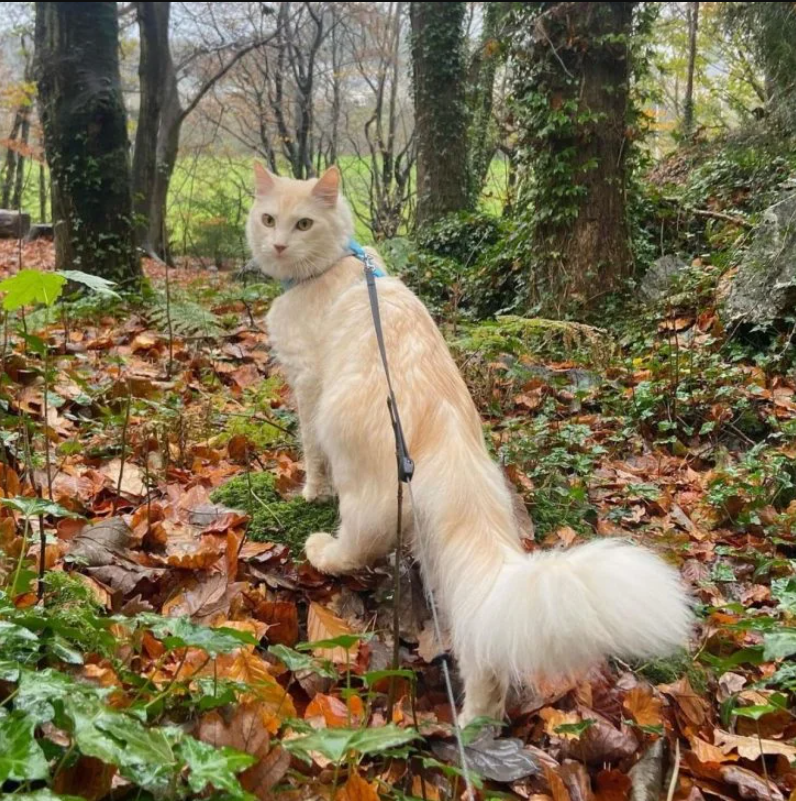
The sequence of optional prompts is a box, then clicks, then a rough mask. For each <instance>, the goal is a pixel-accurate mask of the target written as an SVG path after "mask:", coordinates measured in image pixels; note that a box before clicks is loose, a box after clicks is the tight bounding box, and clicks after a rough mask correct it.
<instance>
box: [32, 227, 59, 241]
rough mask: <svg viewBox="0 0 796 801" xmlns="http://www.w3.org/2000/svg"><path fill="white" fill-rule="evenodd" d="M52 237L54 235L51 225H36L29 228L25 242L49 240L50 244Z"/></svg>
mask: <svg viewBox="0 0 796 801" xmlns="http://www.w3.org/2000/svg"><path fill="white" fill-rule="evenodd" d="M54 236H55V233H54V230H53V225H52V223H36V224H35V225H31V226H30V230H29V231H28V234H27V236H26V237H25V241H26V242H34V241H35V240H37V239H49V240H50V241H51V242H52V240H53V239H54Z"/></svg>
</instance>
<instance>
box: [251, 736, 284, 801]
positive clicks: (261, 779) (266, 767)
mask: <svg viewBox="0 0 796 801" xmlns="http://www.w3.org/2000/svg"><path fill="white" fill-rule="evenodd" d="M289 767H290V754H289V753H288V752H287V751H285V749H284V748H274V749H272V750H271V751H270V752H269V753H268V754H267V755H266V756H264V757H263V758H262V759H260V761H259V762H257V763H255V764H254V765H252V766H251V767H250V768H247V769H246V770H245V771H243V773H241V774H240V783H241V784H242V785H243V789H244V790H247V791H248V792H250V793H254V795H256V796H257V798H259V799H260V801H269V799H270V798H271V795H270V793H271V790H272V789H273V788H274V787H275V786H276V785H277V784H279V782H281V781H282V778H283V777H284V775H285V774H286V773H287V771H288V768H289Z"/></svg>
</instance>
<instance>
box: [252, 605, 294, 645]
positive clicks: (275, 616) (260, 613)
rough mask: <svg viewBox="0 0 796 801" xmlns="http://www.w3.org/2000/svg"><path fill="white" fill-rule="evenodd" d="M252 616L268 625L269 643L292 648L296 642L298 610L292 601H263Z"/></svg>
mask: <svg viewBox="0 0 796 801" xmlns="http://www.w3.org/2000/svg"><path fill="white" fill-rule="evenodd" d="M254 615H255V617H256V618H257V619H258V620H262V621H263V623H267V624H268V633H267V636H268V642H269V643H272V644H279V645H287V646H289V647H292V646H294V645H295V644H296V643H297V642H298V638H299V622H298V609H297V607H296V604H295V603H293V602H292V601H263V602H262V603H261V604H259V605H258V606H257V609H255V611H254Z"/></svg>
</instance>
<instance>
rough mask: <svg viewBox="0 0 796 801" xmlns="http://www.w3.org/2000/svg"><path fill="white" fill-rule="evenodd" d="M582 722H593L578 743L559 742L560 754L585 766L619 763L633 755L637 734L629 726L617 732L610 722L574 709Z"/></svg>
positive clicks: (576, 741)
mask: <svg viewBox="0 0 796 801" xmlns="http://www.w3.org/2000/svg"><path fill="white" fill-rule="evenodd" d="M578 712H579V714H580V716H581V718H582V719H583V720H592V721H594V722H593V723H592V725H591V726H590V727H589V728H588V729H587V730H586V731H585V732H584V733H583V734H582V735H581V737H580V739H579V740H574V741H573V740H562V741H561V744H562V752H563V753H564V754H565V755H566V756H568V757H572V758H573V759H582V760H583V761H584V762H586V763H587V764H588V765H602V764H603V763H604V762H619V761H620V760H622V759H627V758H628V757H630V756H633V754H635V752H636V749H637V748H638V744H639V736H638V734H637V733H636V732H635V731H634V730H633V729H631V728H630V727H629V726H624V725H623V726H622V727H621V729H617V728H616V727H615V726H614V725H613V724H612V723H610V721H608V720H606V718H604V717H603V716H602V715H599V714H597V713H596V712H594V711H593V710H591V709H578Z"/></svg>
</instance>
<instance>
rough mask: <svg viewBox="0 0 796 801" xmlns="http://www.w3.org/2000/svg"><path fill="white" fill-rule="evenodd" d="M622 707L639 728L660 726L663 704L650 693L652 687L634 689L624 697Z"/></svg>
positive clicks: (642, 686)
mask: <svg viewBox="0 0 796 801" xmlns="http://www.w3.org/2000/svg"><path fill="white" fill-rule="evenodd" d="M622 706H623V707H624V708H625V709H626V710H627V712H629V713H630V716H631V717H632V718H633V720H635V721H636V723H638V725H639V726H661V725H663V718H661V707H662V706H663V703H662V702H661V699H660V698H657V697H656V696H655V694H654V693H653V691H652V687H648V686H645V685H641V686H638V687H634V688H633V689H632V690H630V692H629V693H628V694H627V695H626V696H625V700H624V702H623V704H622Z"/></svg>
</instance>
